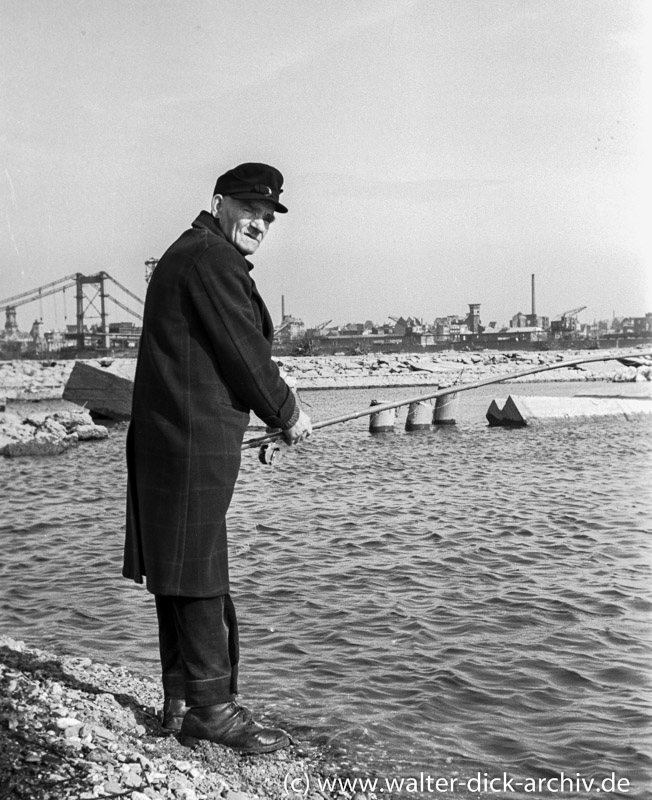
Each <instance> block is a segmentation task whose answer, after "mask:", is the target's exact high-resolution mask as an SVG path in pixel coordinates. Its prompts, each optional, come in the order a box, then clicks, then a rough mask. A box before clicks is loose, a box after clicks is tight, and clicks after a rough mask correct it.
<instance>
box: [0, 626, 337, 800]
mask: <svg viewBox="0 0 652 800" xmlns="http://www.w3.org/2000/svg"><path fill="white" fill-rule="evenodd" d="M161 703H162V694H161V691H160V688H159V686H158V685H157V684H155V683H154V682H153V681H151V680H149V679H147V678H144V677H139V676H136V675H133V674H131V673H130V672H129V671H128V670H126V669H124V668H123V667H111V666H108V665H106V664H102V663H95V662H92V661H91V659H90V658H79V657H71V656H61V655H56V654H54V653H47V652H44V651H42V650H36V649H32V648H27V647H26V646H25V645H24V644H23V643H22V642H17V641H15V640H13V639H10V638H8V637H6V636H0V796H1V797H3V798H16V800H18V798H22V799H23V800H72V799H73V798H74V800H94V798H102V797H128V798H130V800H278V798H280V797H285V798H289V800H298V798H299V797H302V798H308V800H324V798H328V797H331V795H330V794H324V793H322V792H321V791H320V790H319V789H318V788H316V787H317V786H318V785H319V783H318V781H316V780H315V779H314V778H315V776H316V775H320V776H321V775H329V774H332V770H335V769H336V767H335V765H334V764H333V763H329V762H328V756H327V754H326V751H323V750H320V749H319V748H318V747H317V746H315V745H312V744H296V743H295V744H293V745H292V746H291V747H290V748H289V749H287V750H280V751H277V752H275V753H269V754H266V755H259V756H255V757H252V756H243V755H238V754H236V753H234V752H233V751H232V750H229V749H227V748H224V747H220V746H219V745H214V744H210V743H206V742H204V743H202V744H200V745H199V746H198V747H196V748H194V749H187V748H184V747H182V746H181V745H180V744H179V743H178V741H177V739H176V738H175V737H174V736H171V735H166V734H165V732H164V731H163V729H162V728H161V725H160V721H159V716H160V705H161ZM293 780H294V784H293V783H292V782H293ZM292 785H295V786H301V791H300V792H299V793H296V792H293V791H291V790H290V791H287V789H289V788H290V787H291V786H292ZM313 786H314V787H315V788H314V789H313V788H312V787H313ZM308 787H310V789H308Z"/></svg>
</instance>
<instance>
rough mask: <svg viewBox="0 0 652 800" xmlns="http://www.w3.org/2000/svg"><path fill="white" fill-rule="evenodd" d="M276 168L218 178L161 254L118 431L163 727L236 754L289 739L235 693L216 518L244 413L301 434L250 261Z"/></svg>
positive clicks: (277, 207)
mask: <svg viewBox="0 0 652 800" xmlns="http://www.w3.org/2000/svg"><path fill="white" fill-rule="evenodd" d="M282 185H283V176H282V175H281V173H280V172H279V171H278V170H277V169H275V168H274V167H271V166H268V165H266V164H260V163H246V164H240V165H239V166H237V167H235V168H234V169H231V170H229V171H228V172H225V173H224V174H223V175H221V176H220V177H219V178H218V180H217V183H216V185H215V190H214V193H213V197H212V201H211V211H210V213H209V212H208V211H202V212H201V213H200V214H199V216H198V217H197V219H196V220H195V221H194V222H193V223H192V227H191V228H190V229H189V230H187V231H185V233H183V234H182V235H181V236H180V237H179V239H177V241H176V242H175V243H174V244H173V245H172V246H171V247H170V248H169V249H168V250H167V252H166V253H165V254H164V255H163V257H162V258H161V259H160V261H159V263H158V265H157V267H156V269H155V270H154V273H153V274H152V277H151V280H150V283H149V287H148V291H147V298H146V302H145V311H144V320H143V332H142V337H141V342H140V350H139V354H138V364H137V368H136V375H135V380H134V392H133V409H132V417H131V423H130V426H129V432H128V436H127V466H128V495H127V530H126V541H125V552H124V568H123V575H124V576H125V577H126V578H131V579H132V580H134V581H136V582H137V583H142V582H143V576H145V577H146V583H147V589H148V591H150V592H151V593H152V594H154V595H155V602H156V612H157V618H158V628H159V645H160V648H159V649H160V657H161V667H162V682H163V690H164V706H163V727H164V728H165V729H166V730H168V731H179V732H180V741H181V742H182V743H183V744H187V745H192V744H193V743H195V742H196V741H197V740H208V741H212V742H217V743H218V744H222V745H226V746H228V747H231V748H233V749H235V750H238V751H239V752H243V753H266V752H270V751H272V750H276V749H279V748H281V747H285V746H287V744H288V743H289V739H288V736H287V734H286V733H285V732H284V731H282V730H280V729H277V728H265V727H263V726H261V725H260V724H259V723H257V722H256V721H255V720H254V719H253V718H252V716H251V714H250V712H249V711H248V710H247V709H246V708H244V707H242V706H240V705H239V704H238V702H237V700H236V695H237V691H238V689H237V670H238V628H237V621H236V616H235V610H234V607H233V602H232V600H231V597H230V594H229V569H228V557H227V533H226V521H225V518H226V512H227V509H228V507H229V503H230V501H231V497H232V494H233V490H234V486H235V482H236V478H237V475H238V470H239V467H240V453H241V446H242V439H243V436H244V432H245V430H246V428H247V424H248V421H249V412H250V410H253V411H254V412H255V414H256V415H257V416H258V417H260V419H262V420H263V421H264V422H265V423H266V424H267V425H268V426H269V427H271V428H280V429H281V430H282V432H283V433H282V435H283V438H284V439H285V441H286V442H287V443H288V444H294V443H296V442H299V441H301V440H303V439H304V438H305V437H307V436H309V435H310V433H311V430H312V428H311V423H310V419H309V417H308V416H307V415H306V414H305V413H304V412H303V411H302V410H301V409H300V408H299V407H298V405H297V402H296V400H295V397H294V394H293V393H292V391H291V390H290V389H289V388H288V386H287V384H286V383H285V382H284V380H283V379H282V377H281V376H280V374H279V370H278V368H277V366H276V364H275V362H274V361H273V360H272V356H271V343H272V338H273V324H272V320H271V317H270V314H269V312H268V310H267V308H266V306H265V303H264V302H263V299H262V298H261V296H260V294H259V293H258V290H257V288H256V285H255V283H254V281H253V280H252V278H251V275H250V271H251V270H252V268H253V265H252V264H251V263H250V262H249V261H248V260H247V257H248V256H251V255H253V254H254V253H255V252H256V250H257V249H258V247H259V246H260V244H261V242H262V241H263V239H264V238H265V236H266V235H267V232H268V230H269V227H270V225H271V224H272V222H273V221H274V219H275V214H276V213H280V214H284V213H286V212H287V208H286V207H285V206H284V205H283V204H282V203H281V202H280V195H281V192H282Z"/></svg>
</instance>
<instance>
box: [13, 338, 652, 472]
mask: <svg viewBox="0 0 652 800" xmlns="http://www.w3.org/2000/svg"><path fill="white" fill-rule="evenodd" d="M615 354H616V355H618V351H615ZM582 355H586V351H585V352H584V353H581V352H577V351H564V352H512V353H502V352H488V351H483V352H481V353H480V352H477V353H474V352H464V353H457V352H452V351H451V352H446V353H436V354H409V353H395V354H391V355H381V354H374V355H363V356H313V357H305V356H301V357H291V356H288V357H285V356H284V357H282V358H278V359H277V362H278V364H279V367H280V368H281V370H282V373H283V374H284V376H285V378H286V380H287V381H288V383H290V384H291V385H292V386H293V388H296V389H297V390H298V391H299V392H301V391H307V390H310V389H347V388H351V389H352V388H356V389H360V388H376V387H378V388H382V387H389V386H392V387H402V386H404V387H408V386H430V387H432V386H439V387H440V388H444V387H447V386H451V385H453V384H456V383H473V382H475V381H479V380H485V379H487V378H496V377H499V376H501V375H510V374H514V373H517V372H520V371H523V370H527V369H531V368H532V367H539V366H544V367H545V366H549V365H554V364H558V363H560V362H562V361H570V360H573V359H574V358H579V357H581V356H582ZM604 355H605V357H606V356H608V355H610V353H608V352H607V351H605V352H604ZM84 363H87V364H90V365H92V366H94V367H96V368H99V369H100V370H106V371H107V372H111V373H113V374H114V375H116V376H119V377H120V378H126V379H127V381H129V380H133V376H134V371H135V365H136V362H135V360H134V359H133V358H130V359H126V358H125V359H111V358H103V359H96V360H87V361H85V362H84ZM74 365H75V362H74V361H41V362H37V361H3V362H0V455H2V454H3V455H5V456H29V455H54V454H57V453H61V452H63V451H64V450H66V449H67V448H68V447H70V446H71V445H73V444H76V443H77V442H79V441H84V440H89V439H101V438H104V437H106V436H107V435H108V433H107V431H106V429H105V428H103V427H102V426H100V425H94V422H93V419H92V418H91V416H90V415H89V414H88V413H86V412H85V411H84V410H83V409H81V407H80V406H76V405H74V404H72V403H68V402H67V401H63V400H62V399H61V398H62V394H63V390H64V387H65V386H66V383H67V381H68V378H69V377H70V373H71V372H72V369H73V367H74ZM512 380H519V379H512ZM523 380H527V381H528V382H537V381H539V382H543V381H546V382H549V381H597V380H601V381H619V382H620V381H622V382H632V381H636V382H640V381H645V382H647V381H652V360H651V359H650V358H644V357H641V358H636V359H632V360H630V361H629V362H626V363H621V362H619V361H617V360H612V361H599V362H591V363H589V364H583V365H578V366H575V367H568V368H560V369H555V370H552V371H548V372H542V373H538V374H534V375H531V376H528V377H527V378H524V379H523ZM506 382H510V381H509V380H508V381H506ZM122 383H123V384H125V385H126V386H129V383H128V382H127V383H125V381H122ZM48 403H49V404H50V405H53V404H54V405H56V404H59V407H58V408H57V409H56V410H55V411H50V412H48V411H46V410H45V409H46V408H47V406H48Z"/></svg>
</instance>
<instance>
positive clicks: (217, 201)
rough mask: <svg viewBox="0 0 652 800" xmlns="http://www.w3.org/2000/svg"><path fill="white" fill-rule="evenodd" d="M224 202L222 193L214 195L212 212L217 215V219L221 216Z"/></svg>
mask: <svg viewBox="0 0 652 800" xmlns="http://www.w3.org/2000/svg"><path fill="white" fill-rule="evenodd" d="M223 203H224V197H223V196H222V195H221V194H215V195H213V199H212V200H211V214H212V215H213V216H214V217H215V219H218V218H219V216H220V210H221V208H222V204H223Z"/></svg>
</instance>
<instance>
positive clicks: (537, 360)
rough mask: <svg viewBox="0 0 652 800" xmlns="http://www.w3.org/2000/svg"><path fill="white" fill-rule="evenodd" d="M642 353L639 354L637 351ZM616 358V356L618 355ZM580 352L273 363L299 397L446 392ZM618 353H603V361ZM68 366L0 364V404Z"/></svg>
mask: <svg viewBox="0 0 652 800" xmlns="http://www.w3.org/2000/svg"><path fill="white" fill-rule="evenodd" d="M638 349H642V348H638ZM620 352H621V353H622V351H620ZM586 354H587V353H586V351H575V350H565V351H563V352H560V351H540V352H539V351H534V352H530V351H528V352H520V351H515V352H505V353H503V352H498V351H482V352H465V353H459V352H454V351H448V352H443V353H434V354H427V355H424V354H418V353H415V354H410V353H392V354H386V355H383V354H374V355H365V356H310V357H307V356H283V357H280V358H277V359H276V361H277V362H278V364H279V366H280V367H281V369H282V370H283V371H284V373H285V374H286V375H288V376H289V377H291V378H293V379H295V380H296V384H297V388H298V390H299V391H302V390H310V389H348V388H350V389H354V388H355V389H366V388H376V387H386V386H396V387H401V386H425V385H427V386H432V385H434V384H439V385H440V386H442V387H443V386H447V385H450V384H452V383H456V382H457V383H459V382H464V383H469V382H472V381H476V380H482V379H484V378H490V377H496V376H499V375H503V374H508V373H510V372H517V371H518V370H523V369H528V368H529V367H534V366H539V365H542V366H545V365H548V364H555V363H559V362H560V361H570V360H572V359H573V358H578V357H580V356H581V355H586ZM618 354H619V351H618V350H613V351H606V350H605V351H604V356H605V358H606V357H608V356H610V355H616V356H617V355H618ZM87 363H89V364H92V365H94V366H105V367H106V368H107V369H110V370H111V371H113V372H115V373H116V374H119V375H121V376H122V377H126V378H130V379H132V378H133V374H134V370H135V359H110V358H108V359H88V360H87ZM74 364H75V362H74V361H0V403H1V402H2V400H3V398H4V399H6V400H7V401H12V400H57V399H61V396H62V394H63V389H64V387H65V385H66V382H67V380H68V378H69V377H70V373H71V371H72V368H73V366H74ZM594 380H602V381H604V380H606V381H625V382H628V381H636V380H652V367H651V366H639V367H636V366H625V365H623V364H620V363H619V362H618V361H605V362H594V363H590V364H586V365H580V366H578V367H573V368H569V369H558V370H553V371H551V372H544V373H541V374H538V375H533V376H531V377H529V378H528V381H529V382H534V381H541V382H544V381H545V382H550V381H556V382H559V381H594Z"/></svg>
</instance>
